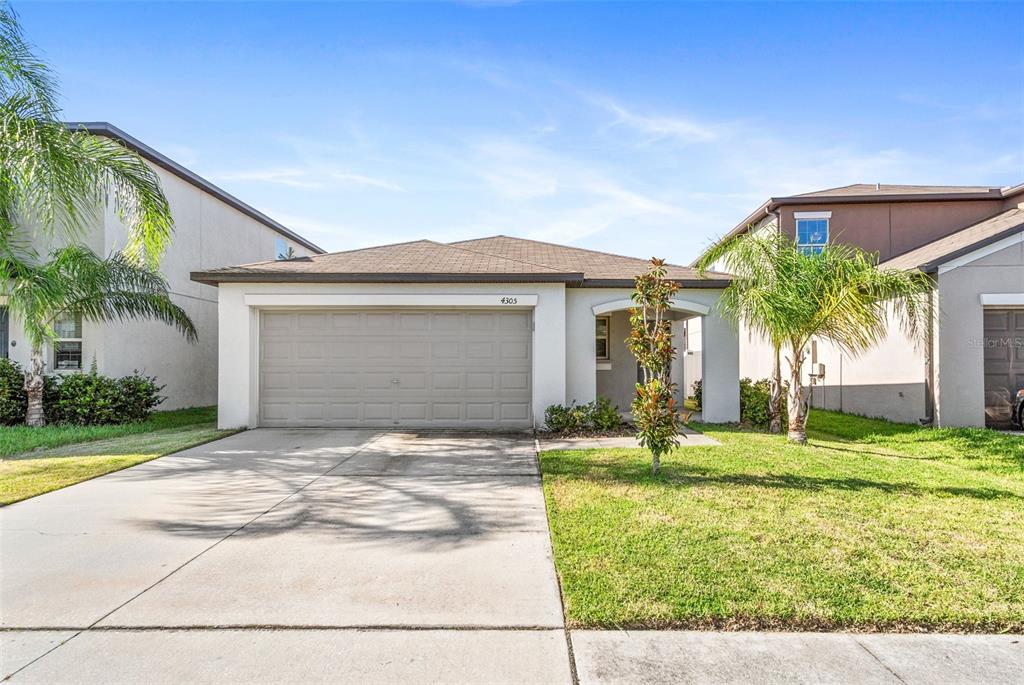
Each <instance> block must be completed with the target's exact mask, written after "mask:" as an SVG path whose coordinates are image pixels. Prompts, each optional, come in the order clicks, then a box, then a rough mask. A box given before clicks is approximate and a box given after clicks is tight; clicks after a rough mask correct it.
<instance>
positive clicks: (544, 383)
mask: <svg viewBox="0 0 1024 685" xmlns="http://www.w3.org/2000/svg"><path fill="white" fill-rule="evenodd" d="M629 294H630V291H629V290H628V289H610V288H601V289H589V288H579V289H573V288H570V289H566V288H565V287H564V286H562V285H561V284H437V285H431V284H387V285H376V284H298V283H286V284H269V283H253V284H243V283H235V284H221V286H220V293H219V318H220V332H219V345H220V350H221V352H220V355H219V356H220V374H219V407H220V411H219V422H220V425H221V426H222V427H225V428H232V427H240V426H253V425H257V423H258V417H257V409H258V406H259V403H258V396H257V395H258V388H257V382H256V379H257V364H258V352H257V350H258V342H257V339H258V330H259V326H258V312H259V311H260V309H261V308H267V307H268V306H281V307H286V308H294V307H298V306H314V305H316V306H321V307H322V306H341V305H329V304H327V303H329V302H330V301H331V300H330V298H332V297H337V298H344V297H346V296H353V295H354V296H358V298H365V300H364V301H361V302H360V301H359V300H355V301H357V302H359V303H360V304H362V305H363V306H372V305H370V301H371V298H375V297H392V296H393V297H398V298H399V299H403V298H404V299H403V301H404V302H406V304H396V305H392V306H412V305H410V304H408V302H410V301H412V298H414V297H415V298H417V299H416V303H417V305H418V306H433V307H436V306H466V305H465V304H458V303H457V302H458V300H457V298H458V297H459V296H470V295H481V296H483V295H488V296H490V295H493V296H494V302H493V303H492V304H490V305H487V306H491V307H494V306H500V305H498V300H499V298H500V297H501V296H506V297H507V296H516V295H536V296H537V303H536V305H535V306H534V308H533V312H534V333H533V417H534V423H535V424H536V425H538V426H539V425H541V423H542V421H543V417H544V409H545V408H547V407H548V406H549V405H552V404H564V403H566V402H571V401H574V400H575V401H576V402H580V403H582V402H590V401H592V400H593V399H594V398H595V397H596V394H597V373H596V360H595V351H594V312H593V306H594V305H596V304H604V303H607V302H613V301H619V300H623V299H628V297H629ZM247 296H249V299H250V304H247V303H246V298H247ZM679 297H680V298H684V299H688V300H691V301H693V302H695V303H699V304H701V305H704V306H713V305H714V303H715V300H716V298H717V297H718V291H713V290H694V291H681V292H680V294H679ZM254 298H262V299H261V300H260V302H264V301H271V302H276V303H278V304H276V305H267V304H261V303H257V304H252V303H253V302H254V301H255V300H254ZM275 298H276V299H275ZM444 298H448V299H444ZM336 301H337V302H344V303H345V304H344V305H343V306H358V305H353V304H352V302H351V301H349V300H347V299H346V300H336ZM445 302H448V303H449V304H444V303H445ZM478 306H483V305H478ZM709 328H710V329H711V335H712V336H713V345H712V348H713V350H714V352H713V353H712V354H710V355H709V362H710V363H711V364H712V365H713V366H711V367H709V370H707V372H706V374H707V377H708V378H709V380H708V385H709V386H710V392H709V393H708V392H707V391H706V395H707V397H708V398H709V399H708V400H706V401H705V405H706V408H705V417H706V418H707V420H709V421H735V420H737V419H738V418H739V395H738V385H737V383H738V380H737V379H738V376H737V375H736V374H737V369H738V360H737V349H736V340H735V333H734V332H733V331H732V329H731V328H730V327H729V326H728V324H725V323H724V322H718V323H714V322H712V325H710V326H709Z"/></svg>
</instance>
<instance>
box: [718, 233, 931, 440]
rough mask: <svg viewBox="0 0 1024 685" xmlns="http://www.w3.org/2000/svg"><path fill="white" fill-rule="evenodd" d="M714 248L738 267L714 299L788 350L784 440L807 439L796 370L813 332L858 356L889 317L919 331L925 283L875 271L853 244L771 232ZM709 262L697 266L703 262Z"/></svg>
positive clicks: (913, 333) (924, 314)
mask: <svg viewBox="0 0 1024 685" xmlns="http://www.w3.org/2000/svg"><path fill="white" fill-rule="evenodd" d="M716 253H717V255H718V257H719V258H724V259H725V264H726V266H727V269H726V270H728V268H729V267H734V266H735V267H738V271H739V272H740V273H739V274H737V277H736V278H735V280H734V281H733V282H732V283H731V284H730V285H729V287H728V288H726V291H725V293H724V294H723V296H722V299H721V300H720V308H721V309H722V311H723V312H724V313H725V314H726V315H728V316H729V317H730V318H732V319H734V320H737V321H742V322H743V323H744V324H745V325H746V326H748V327H749V328H751V330H753V331H756V332H759V333H761V334H763V335H765V336H766V337H767V338H768V339H769V341H770V342H771V343H772V345H773V347H774V348H775V349H777V350H780V351H781V350H782V349H784V348H785V351H786V352H787V353H788V357H787V358H786V361H787V363H788V366H789V392H788V397H787V405H788V410H789V430H788V437H789V440H790V441H791V442H796V443H801V444H803V443H806V442H807V414H808V410H809V407H808V399H807V395H806V393H805V392H804V387H803V376H802V370H803V364H804V361H805V356H806V350H807V346H808V345H809V344H810V341H811V340H812V339H813V338H821V339H823V340H828V341H830V342H831V343H833V344H834V345H835V346H836V347H838V348H839V349H840V350H842V351H843V352H845V353H846V354H849V355H850V356H858V355H860V354H861V353H863V352H865V351H866V350H868V349H870V348H871V347H872V346H874V345H875V344H877V343H878V342H879V341H880V340H881V339H882V338H883V337H885V335H886V334H887V332H888V330H889V322H890V318H895V319H896V320H897V321H898V323H899V325H900V327H901V328H902V329H903V331H904V333H906V335H907V336H908V337H910V338H911V339H912V340H915V341H920V340H921V339H922V337H923V332H924V330H925V327H926V325H927V322H928V317H929V314H930V312H929V307H928V298H927V294H928V293H929V292H930V290H931V282H930V281H929V279H928V277H927V276H926V275H924V274H922V273H920V272H917V271H913V272H907V271H898V270H894V269H879V268H878V259H877V255H874V254H869V253H867V252H864V251H863V250H861V249H859V248H857V247H854V246H852V245H830V246H827V247H825V248H823V249H822V250H821V252H820V253H814V252H811V251H806V250H802V249H800V248H799V247H797V246H796V244H795V243H794V242H793V241H792V240H791V239H790V238H788V237H786V236H784V235H782V234H781V233H777V232H772V233H771V234H768V235H758V234H753V233H751V234H747V235H745V236H743V237H741V238H738V239H735V240H732V241H728V242H727V243H726V244H725V245H724V246H723V247H721V248H719V249H717V250H716ZM712 256H714V255H712ZM748 260H753V261H752V262H748ZM713 261H717V260H715V259H707V258H706V259H705V260H704V262H702V264H704V267H705V268H707V265H710V263H712V262H713ZM734 262H742V263H736V264H734Z"/></svg>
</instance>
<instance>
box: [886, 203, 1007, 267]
mask: <svg viewBox="0 0 1024 685" xmlns="http://www.w3.org/2000/svg"><path fill="white" fill-rule="evenodd" d="M1021 230H1024V209H1022V208H1020V207H1015V208H1013V209H1008V210H1007V211H1005V212H1003V213H1002V214H997V215H995V216H993V217H990V218H988V219H985V220H984V221H979V222H978V223H976V224H973V225H971V226H968V227H967V228H962V229H960V230H959V231H957V232H956V233H951V234H950V235H947V236H945V237H944V238H939V239H938V240H933V241H932V242H930V243H927V244H925V245H922V246H921V247H918V248H916V249H913V250H911V251H909V252H904V253H903V254H901V255H898V256H896V257H893V258H892V259H889V260H887V261H885V262H882V263H881V264H879V268H882V269H920V270H922V271H925V272H929V271H933V270H935V268H936V267H938V266H939V265H940V264H944V263H945V262H948V261H951V260H953V259H956V258H957V257H959V256H961V255H963V254H966V253H968V252H972V251H973V250H976V249H978V248H980V247H984V246H985V245H988V244H990V243H993V242H996V241H997V240H1002V239H1003V238H1005V237H1007V236H1010V235H1013V234H1014V233H1016V232H1018V231H1021Z"/></svg>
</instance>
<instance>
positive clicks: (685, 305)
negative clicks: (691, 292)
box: [592, 299, 711, 316]
mask: <svg viewBox="0 0 1024 685" xmlns="http://www.w3.org/2000/svg"><path fill="white" fill-rule="evenodd" d="M634 306H635V305H634V304H633V300H630V299H625V300H612V301H611V302H604V303H602V304H595V305H594V306H593V307H592V309H593V311H594V316H600V315H601V314H607V313H608V312H617V311H619V310H621V309H631V308H632V307H634ZM669 308H670V309H674V310H676V311H680V312H688V313H690V314H700V315H701V316H704V315H705V314H707V313H708V312H710V311H711V307H709V306H707V305H705V304H700V303H699V302H690V301H689V300H672V303H671V305H670V307H669Z"/></svg>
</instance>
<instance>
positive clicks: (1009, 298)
mask: <svg viewBox="0 0 1024 685" xmlns="http://www.w3.org/2000/svg"><path fill="white" fill-rule="evenodd" d="M981 306H983V307H1024V293H982V294H981Z"/></svg>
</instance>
